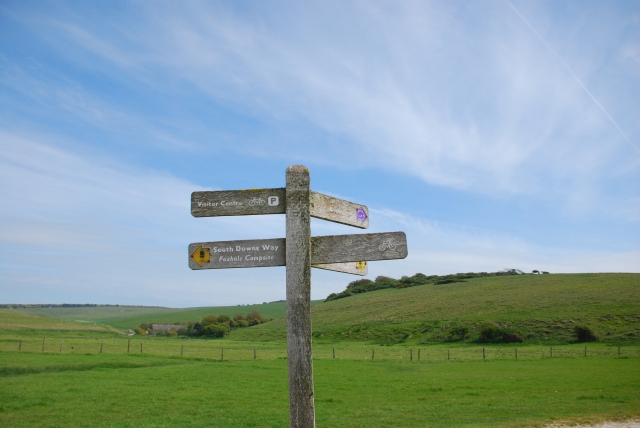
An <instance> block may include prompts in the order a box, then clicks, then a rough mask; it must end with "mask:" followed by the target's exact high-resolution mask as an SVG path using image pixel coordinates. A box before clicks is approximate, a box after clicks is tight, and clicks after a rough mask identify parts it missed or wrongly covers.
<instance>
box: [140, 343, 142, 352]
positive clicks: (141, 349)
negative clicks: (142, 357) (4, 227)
mask: <svg viewBox="0 0 640 428" xmlns="http://www.w3.org/2000/svg"><path fill="white" fill-rule="evenodd" d="M140 353H141V354H142V342H140Z"/></svg>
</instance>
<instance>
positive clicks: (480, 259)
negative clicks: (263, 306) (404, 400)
mask: <svg viewBox="0 0 640 428" xmlns="http://www.w3.org/2000/svg"><path fill="white" fill-rule="evenodd" d="M639 99H640V5H639V4H638V3H637V2H634V1H617V2H616V1H607V2H604V1H601V2H595V1H563V2H555V1H535V2H524V1H516V0H512V1H483V2H463V1H460V2H455V1H446V2H445V1H420V2H400V3H398V2H374V1H354V2H330V1H329V2H326V1H323V2H286V1H274V2H248V1H241V2H169V1H166V2H142V1H130V2H118V1H114V2H64V1H55V2H46V1H38V2H35V1H11V0H8V1H3V2H1V3H0V289H1V290H2V293H1V294H2V298H1V300H2V303H64V302H66V303H87V302H88V303H119V304H139V305H163V306H174V307H186V306H204V305H227V304H245V303H256V302H263V301H272V300H278V299H283V298H284V296H285V286H284V278H285V276H284V274H285V272H284V268H261V269H229V270H209V271H191V270H189V268H188V266H187V254H186V253H187V246H188V244H189V243H190V242H198V241H213V240H227V239H228V240H235V239H253V238H256V239H257V238H275V237H284V233H285V231H284V216H278V215H274V216H260V217H233V218H231V217H227V218H205V219H203V218H199V219H196V218H193V217H191V215H190V211H189V206H190V204H189V198H190V194H191V192H192V191H195V190H207V189H210V190H216V189H244V188H255V187H282V186H284V174H285V169H286V167H287V166H289V165H293V164H304V165H306V166H307V167H308V168H309V169H310V171H311V187H312V189H314V190H316V191H320V192H323V193H327V194H331V195H334V196H338V197H342V198H345V199H348V200H351V201H355V202H359V203H363V204H366V205H367V206H369V208H370V211H371V213H370V214H371V215H370V219H371V227H370V228H369V229H368V230H367V231H364V232H381V231H395V230H403V231H405V232H406V234H407V239H408V244H409V256H408V257H407V258H406V259H405V260H401V261H386V262H375V263H371V264H370V267H369V272H370V274H369V277H372V278H373V277H375V276H377V275H388V276H394V277H400V276H402V275H412V274H414V273H416V272H422V273H425V274H448V273H456V272H468V271H497V270H501V269H503V268H518V269H522V270H524V271H531V270H533V269H540V270H547V271H550V272H640V227H639V226H640V120H638V119H639V118H640V103H639V102H638V100H639ZM312 233H313V234H314V235H324V234H345V233H363V231H361V230H359V229H354V228H349V227H347V226H342V225H336V224H332V223H328V222H325V221H320V220H313V222H312ZM353 279H356V278H354V277H352V276H349V275H345V274H339V273H333V272H325V271H319V270H314V271H313V283H312V297H313V298H314V299H318V298H324V297H326V296H327V295H328V294H329V293H331V292H336V291H340V290H342V289H344V287H345V285H346V284H347V283H348V282H349V281H351V280H353Z"/></svg>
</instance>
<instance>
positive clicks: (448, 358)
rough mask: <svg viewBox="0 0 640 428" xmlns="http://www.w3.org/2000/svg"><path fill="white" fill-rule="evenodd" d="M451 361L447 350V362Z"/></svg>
mask: <svg viewBox="0 0 640 428" xmlns="http://www.w3.org/2000/svg"><path fill="white" fill-rule="evenodd" d="M450 359H451V355H450V353H449V350H448V349H447V361H449V360H450Z"/></svg>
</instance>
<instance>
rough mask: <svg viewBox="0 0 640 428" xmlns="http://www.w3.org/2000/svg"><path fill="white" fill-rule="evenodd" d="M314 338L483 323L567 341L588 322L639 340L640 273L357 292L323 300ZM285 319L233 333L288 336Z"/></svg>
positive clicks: (425, 332)
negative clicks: (327, 300)
mask: <svg viewBox="0 0 640 428" xmlns="http://www.w3.org/2000/svg"><path fill="white" fill-rule="evenodd" d="M312 317H313V318H312V319H313V329H314V336H315V338H316V339H315V340H370V341H382V342H388V343H396V342H399V341H407V340H408V341H411V340H413V341H418V342H422V343H425V342H426V343H428V342H431V341H443V340H448V338H449V331H450V330H451V329H452V328H454V327H456V326H461V325H462V326H467V327H469V328H470V330H471V336H473V333H474V332H475V331H477V328H478V326H479V325H480V324H482V323H483V322H487V321H489V322H493V323H495V324H497V325H499V326H505V327H509V328H512V329H515V330H517V331H519V332H520V333H521V334H522V335H523V337H526V338H527V339H528V340H531V341H536V342H543V341H550V342H554V341H559V342H566V341H570V340H571V338H572V331H573V328H574V327H575V326H576V325H579V324H580V325H583V324H584V325H588V326H590V327H592V328H593V329H594V330H595V331H596V332H597V333H599V335H600V337H601V340H606V341H638V339H639V337H640V274H617V273H611V274H555V275H514V276H502V277H485V278H475V279H470V280H468V281H467V282H458V283H451V284H439V285H436V284H428V285H422V286H417V287H412V288H400V289H397V288H393V289H386V290H379V291H373V292H368V293H363V294H358V295H353V296H351V297H347V298H344V299H339V300H334V301H330V302H326V303H323V304H320V305H316V306H314V307H313V310H312ZM285 328H286V325H285V321H284V320H283V319H280V320H276V321H273V322H270V323H267V324H264V325H260V326H257V327H254V328H252V329H245V330H243V331H234V332H233V333H232V335H231V336H232V337H234V336H235V337H238V338H239V336H242V337H246V338H249V337H251V338H254V339H259V338H264V339H266V338H268V337H275V336H282V334H283V332H284V330H285Z"/></svg>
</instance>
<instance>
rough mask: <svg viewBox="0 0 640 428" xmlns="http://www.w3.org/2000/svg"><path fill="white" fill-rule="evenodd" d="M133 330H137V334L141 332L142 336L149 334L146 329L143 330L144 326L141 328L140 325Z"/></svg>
mask: <svg viewBox="0 0 640 428" xmlns="http://www.w3.org/2000/svg"><path fill="white" fill-rule="evenodd" d="M133 331H135V332H136V334H139V335H141V336H146V335H147V332H146V330H143V329H142V328H140V327H138V328H136V329H134V330H133Z"/></svg>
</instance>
